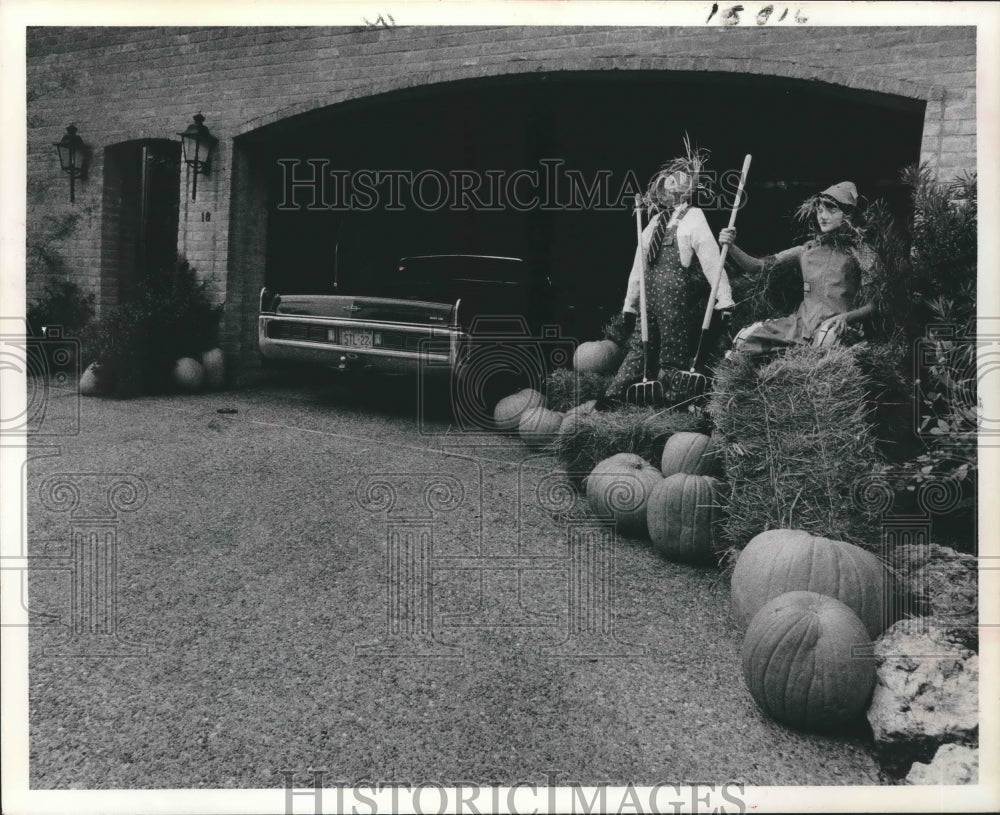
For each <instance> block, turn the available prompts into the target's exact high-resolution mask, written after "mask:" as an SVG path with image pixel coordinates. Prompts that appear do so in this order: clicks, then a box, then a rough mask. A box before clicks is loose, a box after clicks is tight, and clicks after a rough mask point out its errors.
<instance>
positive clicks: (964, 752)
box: [906, 744, 979, 784]
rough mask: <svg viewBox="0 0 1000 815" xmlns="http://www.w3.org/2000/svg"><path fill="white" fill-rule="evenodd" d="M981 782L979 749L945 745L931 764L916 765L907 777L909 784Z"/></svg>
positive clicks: (940, 748) (961, 745)
mask: <svg viewBox="0 0 1000 815" xmlns="http://www.w3.org/2000/svg"><path fill="white" fill-rule="evenodd" d="M978 782H979V748H977V747H968V746H966V745H964V744H945V745H942V746H941V747H939V748H938V751H937V753H935V754H934V758H933V759H932V760H931V762H930V764H921V763H919V762H918V763H916V764H914V765H913V767H911V768H910V772H909V774H908V775H907V776H906V783H907V784H976V783H978Z"/></svg>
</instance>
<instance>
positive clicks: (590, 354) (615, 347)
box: [573, 340, 625, 374]
mask: <svg viewBox="0 0 1000 815" xmlns="http://www.w3.org/2000/svg"><path fill="white" fill-rule="evenodd" d="M624 358H625V353H624V351H622V348H621V346H620V345H619V344H618V343H616V342H615V341H614V340H595V341H594V342H581V343H580V344H579V345H578V346H577V347H576V351H575V352H574V353H573V369H574V370H576V371H579V372H580V373H594V374H613V373H614V372H615V371H617V370H618V366H619V365H621V364H622V360H623V359H624Z"/></svg>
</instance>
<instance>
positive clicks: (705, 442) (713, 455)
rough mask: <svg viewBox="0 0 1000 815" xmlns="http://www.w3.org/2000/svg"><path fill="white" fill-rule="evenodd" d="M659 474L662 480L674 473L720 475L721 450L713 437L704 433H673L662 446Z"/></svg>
mask: <svg viewBox="0 0 1000 815" xmlns="http://www.w3.org/2000/svg"><path fill="white" fill-rule="evenodd" d="M660 472H662V473H663V477H664V478H666V477H667V476H671V475H673V474H674V473H692V474H693V475H721V474H722V450H721V449H720V448H719V444H718V442H717V441H716V439H715V438H714V437H712V436H706V435H705V434H704V433H689V432H683V433H674V434H673V435H672V436H671V437H670V438H669V439H667V443H666V444H665V445H664V446H663V455H662V456H661V457H660Z"/></svg>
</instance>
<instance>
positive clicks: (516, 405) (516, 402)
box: [493, 388, 545, 433]
mask: <svg viewBox="0 0 1000 815" xmlns="http://www.w3.org/2000/svg"><path fill="white" fill-rule="evenodd" d="M544 404H545V397H543V396H542V395H541V394H540V393H539V392H538V391H536V390H532V389H531V388H524V389H523V390H519V391H518V392H517V393H514V394H511V395H510V396H505V397H504V398H503V399H501V400H500V401H499V402H497V405H496V407H495V408H494V409H493V421H494V423H495V424H496V426H497V429H498V430H502V431H506V432H508V433H509V432H512V431H515V430H517V426H518V425H519V424H520V423H521V414H522V413H524V411H526V410H527V409H528V408H533V407H540V406H542V405H544Z"/></svg>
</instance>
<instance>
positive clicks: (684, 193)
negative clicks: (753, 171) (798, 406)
mask: <svg viewBox="0 0 1000 815" xmlns="http://www.w3.org/2000/svg"><path fill="white" fill-rule="evenodd" d="M684 147H685V151H686V153H687V155H686V156H684V157H683V158H677V159H674V160H673V161H670V162H668V163H667V164H665V165H664V166H663V167H661V168H660V170H659V171H658V172H657V173H656V175H654V176H653V178H652V179H651V180H650V183H649V186H648V188H647V191H646V194H645V196H644V198H643V204H644V206H645V208H646V209H647V211H649V213H650V220H649V224H648V225H647V226H646V228H645V229H644V230H643V232H642V240H641V242H640V244H639V246H638V247H636V252H635V257H634V259H633V261H632V271H631V272H630V274H629V278H628V288H627V290H626V295H625V303H624V305H623V307H622V312H623V314H624V318H625V330H626V331H627V332H630V333H631V338H630V340H629V345H628V352H627V354H626V356H625V359H624V360H623V361H622V364H621V366H620V367H619V369H618V372H617V373H616V374H615V376H614V378H613V379H612V381H611V384H610V386H609V387H608V389H607V391H606V393H605V396H604V398H603V399H601V400H600V401H599V402H598V407H599V408H600V407H610V406H611V405H613V404H615V403H617V402H619V401H621V399H622V398H623V396H624V392H625V390H626V389H627V388H628V386H629V385H631V384H632V383H634V382H636V381H639V380H641V379H642V377H643V373H644V365H643V362H644V360H643V347H642V336H641V334H640V332H639V331H638V330H636V329H635V324H636V316H637V314H638V310H639V275H640V273H641V271H642V264H643V262H644V261H645V264H646V265H645V277H646V311H647V322H648V328H649V343H648V353H649V359H648V360H646V361H645V362H646V365H647V366H648V367H647V370H648V371H649V372H650V378H652V376H653V372H658V373H657V374H656V376H657V378H658V379H660V381H661V382H662V383H663V385H664V390H667V389H668V380H669V378H670V377H671V375H672V374H673V372H674V371H677V370H686V369H687V367H688V366H689V365H690V363H691V357H692V354H693V353H694V348H695V344H696V343H697V341H698V333H699V329H700V327H701V318H702V315H703V314H704V311H705V304H706V300H707V298H708V296H709V294H710V289H711V284H712V282H713V281H714V280H715V275H717V274H719V273H720V272H721V274H722V279H721V281H720V282H719V289H718V295H717V300H716V304H715V315H716V320H715V321H713V322H717V323H718V324H722V323H723V322H725V321H726V320H727V319H728V317H729V315H731V313H732V309H733V296H732V292H731V290H730V287H729V279H728V278H727V277H726V273H725V271H724V270H721V269H720V268H719V267H720V254H719V247H718V245H717V244H716V242H715V238H714V237H713V236H712V232H711V230H710V229H709V226H708V222H707V221H706V220H705V214H704V213H703V212H702V211H701V210H700V209H698V208H697V207H695V206H692V204H691V202H692V199H693V198H694V195H695V193H696V192H697V191H698V189H699V184H700V183H701V178H700V175H701V172H702V169H703V167H704V164H705V160H706V158H707V154H706V152H705V151H702V150H697V149H695V150H692V149H691V146H690V143H689V142H688V141H687V139H685V141H684Z"/></svg>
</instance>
